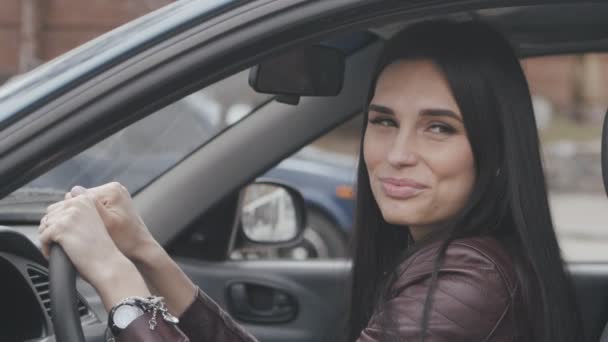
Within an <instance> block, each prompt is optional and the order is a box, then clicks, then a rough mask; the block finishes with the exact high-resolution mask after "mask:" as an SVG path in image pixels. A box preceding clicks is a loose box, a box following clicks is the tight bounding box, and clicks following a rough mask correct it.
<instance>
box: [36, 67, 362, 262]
mask: <svg viewBox="0 0 608 342" xmlns="http://www.w3.org/2000/svg"><path fill="white" fill-rule="evenodd" d="M242 76H243V77H246V75H245V74H243V75H242ZM237 79H238V77H237ZM243 84H247V83H246V82H237V81H235V80H234V79H231V80H230V82H228V83H223V84H220V85H219V87H216V88H211V89H204V90H202V91H199V92H196V93H194V94H192V95H190V96H188V97H186V98H184V99H182V100H180V101H178V102H176V103H174V104H172V105H170V106H168V107H166V108H164V109H163V110H161V111H159V112H158V113H156V114H154V115H152V116H149V117H146V118H145V119H143V120H141V121H139V122H137V123H135V124H133V125H131V126H129V127H127V128H125V129H123V130H122V131H119V132H118V133H116V134H114V135H112V136H110V137H109V138H107V139H106V140H104V141H102V142H100V143H98V144H96V145H95V146H92V147H91V148H89V149H88V150H85V151H84V152H82V153H80V154H79V155H77V156H75V157H74V158H72V159H70V160H68V161H66V162H64V163H63V164H61V165H59V166H58V167H56V168H54V169H52V170H51V171H50V172H48V173H46V174H44V175H42V176H41V177H39V178H38V179H36V180H34V181H33V182H32V183H31V184H30V186H31V188H32V189H37V191H40V189H45V188H48V189H64V191H65V189H70V188H71V187H72V186H74V185H76V184H78V185H82V186H85V187H93V186H97V185H100V184H103V183H107V182H111V181H119V182H121V183H122V184H123V185H125V186H126V187H127V188H128V189H129V190H130V191H131V192H136V191H137V190H139V189H142V188H144V187H145V185H146V184H148V183H149V182H150V181H152V180H153V179H154V178H156V177H157V176H158V175H160V174H162V173H163V172H164V171H166V170H168V169H169V168H170V167H171V166H172V165H175V164H176V163H177V162H178V161H179V160H181V159H183V158H185V157H186V156H187V153H188V152H185V151H191V150H192V146H198V144H200V141H206V140H208V139H209V137H212V136H214V135H215V134H217V133H218V132H219V131H221V130H224V129H229V127H230V125H231V124H232V123H234V122H236V121H238V120H240V119H242V118H243V117H245V116H246V115H247V114H248V113H249V112H250V111H251V110H252V109H253V105H250V104H247V103H239V104H236V105H235V104H226V102H227V100H226V99H225V98H224V97H225V96H226V94H231V93H233V92H247V93H249V92H252V91H251V90H250V89H243V88H242V85H243ZM239 87H241V88H239ZM262 96H266V95H260V94H256V93H251V103H255V104H256V105H259V103H260V102H263V101H272V98H264V97H262ZM167 111H169V112H170V113H167ZM192 136H199V137H200V138H201V140H200V141H192V138H191V137H192ZM185 137H189V138H185ZM355 176H356V159H355V158H354V157H352V156H348V155H344V154H339V153H334V152H328V151H325V150H321V149H318V148H315V147H313V146H308V147H305V148H303V149H302V150H300V151H298V152H297V153H295V154H294V155H292V156H291V157H289V158H287V159H285V160H283V161H282V162H281V163H279V164H278V165H277V166H275V167H274V168H272V169H271V170H269V171H268V172H267V173H266V174H264V175H262V176H260V178H265V179H268V178H271V179H273V180H275V181H278V182H281V183H284V184H286V185H290V186H292V187H293V188H295V189H297V190H298V191H300V192H301V193H302V195H303V197H304V199H305V201H306V204H307V207H308V223H309V225H308V229H306V231H305V232H304V234H303V240H302V241H301V242H300V243H299V244H298V245H296V246H290V247H284V248H280V249H278V250H272V251H257V252H255V253H253V254H252V253H251V251H247V253H243V254H239V251H236V252H235V253H234V254H233V257H234V258H243V257H251V256H253V257H264V256H268V257H284V258H290V259H310V258H340V257H346V256H348V248H347V246H348V238H349V236H350V233H351V230H352V227H353V218H354V206H355V204H354V183H355ZM256 253H257V254H256Z"/></svg>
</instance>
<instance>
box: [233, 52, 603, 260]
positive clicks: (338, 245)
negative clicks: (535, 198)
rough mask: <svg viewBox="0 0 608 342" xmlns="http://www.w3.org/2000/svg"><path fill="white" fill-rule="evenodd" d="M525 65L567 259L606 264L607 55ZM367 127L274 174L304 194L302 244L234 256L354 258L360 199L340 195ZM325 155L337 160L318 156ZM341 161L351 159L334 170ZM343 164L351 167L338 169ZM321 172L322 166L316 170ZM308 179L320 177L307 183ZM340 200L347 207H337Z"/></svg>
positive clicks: (342, 132) (352, 129) (319, 145)
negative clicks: (305, 211)
mask: <svg viewBox="0 0 608 342" xmlns="http://www.w3.org/2000/svg"><path fill="white" fill-rule="evenodd" d="M522 65H523V67H524V71H525V73H526V76H527V78H528V81H529V85H530V91H531V94H532V100H533V106H534V111H535V115H536V122H537V125H538V128H539V136H540V140H541V153H542V158H543V167H544V171H545V175H546V181H547V186H548V195H549V201H550V206H551V211H552V216H553V222H554V225H555V229H556V232H557V236H558V239H559V242H560V246H561V248H562V252H563V256H564V257H565V258H566V260H568V261H606V260H608V249H607V248H606V247H605V246H606V243H607V242H608V229H606V228H605V222H607V221H608V210H605V208H606V206H607V204H608V202H607V199H606V195H605V192H604V187H603V184H602V177H601V165H600V159H601V153H600V148H601V145H600V139H601V123H602V120H603V118H604V115H605V113H606V110H607V109H608V97H607V96H606V94H608V54H598V53H595V54H579V55H560V56H550V57H536V58H528V59H525V60H523V61H522ZM361 124H362V123H361V121H360V117H359V118H356V119H354V120H352V121H351V122H348V123H347V124H344V125H343V126H341V127H339V128H337V129H335V130H334V131H331V132H330V133H328V134H327V135H325V136H324V137H322V138H320V139H318V140H317V141H315V142H313V143H312V144H311V145H310V146H308V147H307V148H305V149H303V150H302V151H301V152H299V153H300V154H306V153H308V154H309V155H311V156H312V158H311V159H310V160H308V161H306V162H301V161H298V154H296V155H294V156H292V157H290V158H287V159H285V160H284V161H283V162H282V163H281V164H280V165H279V167H278V168H276V169H274V170H271V171H270V172H271V173H272V174H273V175H274V176H278V177H279V178H280V179H283V180H284V181H288V182H287V183H288V184H291V185H293V186H294V187H295V188H296V189H298V190H299V191H301V192H302V193H303V195H304V198H305V199H306V203H307V205H308V208H309V209H308V210H309V213H308V217H309V222H310V224H309V228H308V229H307V230H306V231H305V234H304V239H303V241H302V242H301V243H300V244H298V245H296V246H292V247H288V248H274V249H273V248H260V249H257V250H255V249H252V248H249V249H247V250H238V249H237V250H235V251H234V252H233V253H232V257H233V258H235V259H243V258H245V259H246V258H256V259H257V258H288V259H295V260H307V259H311V258H340V257H348V253H345V252H344V251H345V250H346V249H345V248H346V247H345V246H346V245H347V244H348V239H350V236H351V234H352V231H353V227H352V225H353V217H354V198H348V197H344V198H340V196H339V194H341V191H343V192H344V193H348V192H349V191H351V192H352V191H354V188H355V187H354V184H355V175H356V171H355V169H354V165H355V164H356V160H357V157H358V155H357V153H358V144H359V139H360V130H361ZM306 151H309V152H306ZM321 155H328V156H331V157H330V158H321V157H318V156H321ZM336 160H347V161H348V160H350V161H351V162H350V165H348V162H346V163H343V164H342V165H341V166H339V167H338V168H335V167H334V166H335V164H336V163H335V161H336ZM281 166H282V168H281ZM340 168H342V169H343V170H348V171H345V172H343V173H341V172H338V171H336V170H338V169H340ZM316 170H324V171H321V172H319V174H318V175H315V172H316ZM333 174H336V175H338V174H343V175H345V176H344V177H343V178H340V177H333V176H332V175H333ZM310 177H317V178H316V179H318V180H319V181H318V182H317V183H314V184H308V183H306V181H305V179H307V178H310ZM321 179H322V181H321ZM290 182H291V183H290ZM342 194H343V193H342ZM340 201H342V202H343V203H348V204H347V205H344V206H340V205H334V203H336V202H340ZM342 208H347V210H344V211H343V213H344V216H345V217H347V218H348V219H346V220H341V219H340V217H341V216H340V213H341V209H342Z"/></svg>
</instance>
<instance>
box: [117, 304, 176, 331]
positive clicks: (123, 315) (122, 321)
mask: <svg viewBox="0 0 608 342" xmlns="http://www.w3.org/2000/svg"><path fill="white" fill-rule="evenodd" d="M146 312H150V313H151V314H152V315H151V316H152V317H151V318H150V320H149V321H148V326H149V327H150V330H154V329H156V326H157V325H158V321H157V316H160V318H162V319H163V320H164V321H165V322H167V323H170V324H174V325H175V324H177V323H179V319H177V317H175V316H173V315H171V314H170V313H169V310H167V307H166V305H165V303H164V299H163V297H158V296H150V297H127V298H125V299H123V300H122V301H121V302H120V303H118V304H116V305H115V306H114V307H113V308H112V310H110V314H109V317H108V328H110V332H111V333H112V335H114V336H118V334H120V332H121V331H123V330H124V329H125V328H126V327H127V326H129V324H131V323H132V322H133V321H134V320H136V319H137V318H138V317H140V316H142V315H144V314H145V313H146Z"/></svg>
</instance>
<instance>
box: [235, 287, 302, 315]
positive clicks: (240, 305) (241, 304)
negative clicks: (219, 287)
mask: <svg viewBox="0 0 608 342" xmlns="http://www.w3.org/2000/svg"><path fill="white" fill-rule="evenodd" d="M228 303H229V307H230V311H231V312H230V313H231V314H232V315H233V317H235V318H236V319H238V320H240V321H242V322H247V323H266V324H268V323H286V322H289V321H291V320H293V319H295V317H296V315H297V312H298V305H297V301H296V300H295V298H294V297H293V296H292V295H290V294H288V293H287V292H285V291H282V290H279V289H276V288H272V287H269V286H266V285H260V284H253V283H234V284H231V285H230V286H229V287H228Z"/></svg>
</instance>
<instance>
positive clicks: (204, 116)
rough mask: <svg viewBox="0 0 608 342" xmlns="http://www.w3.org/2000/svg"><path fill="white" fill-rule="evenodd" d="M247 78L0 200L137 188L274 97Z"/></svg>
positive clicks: (156, 117)
mask: <svg viewBox="0 0 608 342" xmlns="http://www.w3.org/2000/svg"><path fill="white" fill-rule="evenodd" d="M247 77H248V71H243V72H240V73H238V74H235V75H233V76H231V77H228V78H226V79H224V80H222V81H219V82H217V83H215V84H213V85H210V86H208V87H207V88H205V89H203V90H200V91H197V92H195V93H193V94H191V95H189V96H187V97H185V98H183V99H181V100H179V101H177V102H175V103H173V104H171V105H169V106H167V107H164V108H162V109H161V110H159V111H157V112H155V113H153V114H151V115H150V116H148V117H146V118H144V119H142V120H140V121H138V122H136V123H134V124H132V125H130V126H128V127H126V128H124V129H122V130H121V131H119V132H118V133H116V134H114V135H112V136H110V137H108V138H106V139H105V140H103V141H101V142H99V143H98V144H96V145H94V146H92V147H91V148H89V149H87V150H85V151H83V152H81V153H80V154H78V155H77V156H75V157H73V158H72V159H70V160H68V161H66V162H64V163H62V164H61V165H59V166H58V167H56V168H54V169H52V170H51V171H49V172H47V173H46V174H44V175H42V176H40V177H38V178H37V179H35V180H34V181H32V182H30V183H29V184H27V185H26V186H24V187H23V188H22V189H19V190H17V191H16V193H15V194H13V196H9V197H7V198H6V199H4V200H2V201H0V205H2V203H3V202H5V203H6V202H8V201H14V200H15V197H20V198H21V200H22V201H27V200H28V198H30V199H31V200H35V198H36V197H37V196H40V195H41V194H46V195H47V197H48V195H49V194H53V193H56V194H61V193H65V192H66V191H68V190H69V189H71V187H73V186H74V185H77V184H78V185H82V186H85V187H92V186H97V185H100V184H103V183H106V182H111V181H118V182H121V183H122V184H123V185H125V186H126V187H127V188H128V189H129V191H130V192H131V193H137V192H138V191H139V190H141V189H142V188H143V187H145V186H146V185H147V184H149V183H150V182H151V181H152V180H154V179H155V178H156V177H158V176H160V175H161V174H163V173H164V172H165V171H167V170H168V169H170V168H171V167H173V166H174V165H175V164H177V163H179V162H180V161H181V160H182V159H184V158H185V157H186V156H188V155H189V154H190V153H192V152H193V151H194V150H196V149H197V148H199V147H200V146H202V145H204V144H205V143H207V142H208V141H210V140H211V139H212V138H213V137H215V136H216V135H217V134H219V133H220V132H221V131H222V130H224V129H225V128H227V127H229V126H230V125H233V124H235V123H236V122H238V121H239V120H240V119H241V118H243V117H244V116H246V115H248V114H249V113H251V112H252V111H253V110H254V109H255V108H256V107H258V106H260V105H261V104H263V103H265V102H267V101H269V100H270V99H271V98H272V97H271V96H270V95H263V94H258V93H256V92H254V91H253V90H252V89H251V88H250V87H249V85H248V82H247Z"/></svg>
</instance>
